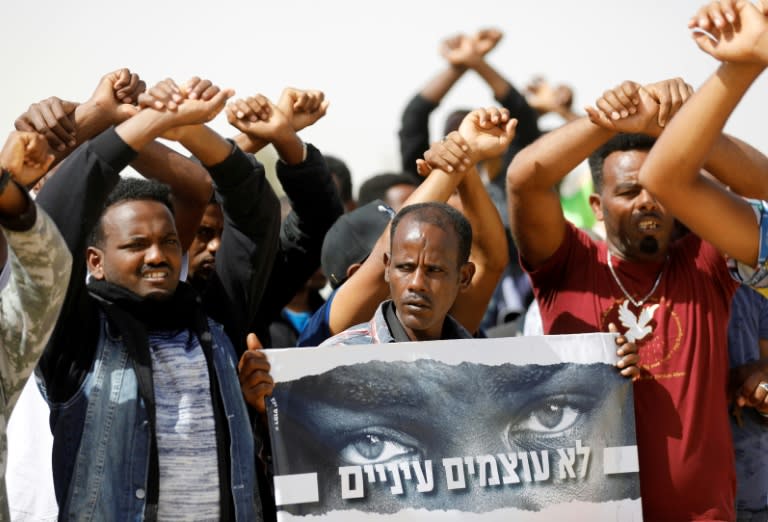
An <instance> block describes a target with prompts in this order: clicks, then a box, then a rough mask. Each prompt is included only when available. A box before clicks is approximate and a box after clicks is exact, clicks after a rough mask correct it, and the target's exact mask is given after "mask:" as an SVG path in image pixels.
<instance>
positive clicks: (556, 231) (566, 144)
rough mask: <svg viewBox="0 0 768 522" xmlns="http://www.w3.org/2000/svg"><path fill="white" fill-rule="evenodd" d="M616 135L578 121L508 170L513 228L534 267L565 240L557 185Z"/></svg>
mask: <svg viewBox="0 0 768 522" xmlns="http://www.w3.org/2000/svg"><path fill="white" fill-rule="evenodd" d="M614 134H615V132H614V131H611V130H608V129H604V128H601V127H599V126H598V125H595V124H593V123H592V122H591V121H589V119H588V118H579V119H577V120H575V121H573V122H571V123H568V124H566V125H564V126H562V127H560V128H558V129H555V130H553V131H551V132H549V133H547V134H545V135H544V136H542V137H541V138H539V139H538V140H537V141H535V142H534V143H532V144H531V145H529V146H528V147H526V148H524V149H523V150H522V151H520V152H519V153H518V154H517V155H516V156H515V159H514V160H513V161H512V163H511V164H510V166H509V169H508V170H507V205H508V208H509V225H510V229H511V232H512V237H513V238H514V240H515V244H516V245H517V248H518V250H519V251H520V254H521V256H522V257H523V258H524V259H525V261H526V263H527V264H528V266H529V267H530V268H536V267H538V266H540V265H541V264H542V263H544V262H545V261H546V260H547V259H549V258H550V257H551V256H552V255H553V254H554V253H555V252H556V251H557V249H558V247H559V246H560V244H561V243H562V241H563V238H564V237H565V226H566V222H565V217H564V215H563V209H562V207H561V204H560V196H559V194H558V193H557V190H556V187H557V184H558V183H559V182H560V180H562V179H563V178H564V177H565V176H566V175H567V174H568V173H569V172H571V170H573V169H574V168H575V167H576V166H577V165H579V163H581V162H582V161H584V159H586V158H587V157H588V156H589V155H590V154H591V153H592V152H593V151H594V150H595V149H597V148H598V147H600V146H601V145H603V144H604V143H605V142H606V141H608V140H609V139H610V138H611V137H612V136H614Z"/></svg>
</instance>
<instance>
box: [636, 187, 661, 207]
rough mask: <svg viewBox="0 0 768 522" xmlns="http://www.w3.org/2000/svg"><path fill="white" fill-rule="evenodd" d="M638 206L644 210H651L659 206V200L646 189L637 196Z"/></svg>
mask: <svg viewBox="0 0 768 522" xmlns="http://www.w3.org/2000/svg"><path fill="white" fill-rule="evenodd" d="M637 200H638V201H637V206H638V208H640V210H642V211H644V212H650V211H653V210H657V209H658V208H659V202H658V201H657V200H656V198H655V197H654V196H653V194H651V193H650V192H648V191H647V190H646V189H643V190H641V191H640V195H638V196H637Z"/></svg>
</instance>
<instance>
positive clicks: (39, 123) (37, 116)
mask: <svg viewBox="0 0 768 522" xmlns="http://www.w3.org/2000/svg"><path fill="white" fill-rule="evenodd" d="M27 115H28V117H29V121H30V122H31V123H32V127H33V129H32V130H33V131H34V132H39V133H40V134H42V135H44V136H45V138H46V140H48V144H49V145H50V146H51V148H54V149H57V150H64V149H65V148H66V147H65V145H64V142H63V141H61V139H59V137H58V136H57V135H56V134H54V133H53V132H52V131H51V129H50V128H49V127H48V124H47V123H46V121H45V118H44V117H43V114H42V107H41V104H39V103H35V104H34V105H32V106H30V108H29V110H28V111H27ZM67 141H68V140H67Z"/></svg>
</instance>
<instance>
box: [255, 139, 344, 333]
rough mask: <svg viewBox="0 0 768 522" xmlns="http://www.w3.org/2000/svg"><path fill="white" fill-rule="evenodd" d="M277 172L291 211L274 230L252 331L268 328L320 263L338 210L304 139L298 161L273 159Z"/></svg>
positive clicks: (322, 166)
mask: <svg viewBox="0 0 768 522" xmlns="http://www.w3.org/2000/svg"><path fill="white" fill-rule="evenodd" d="M277 177H278V179H279V180H280V183H281V184H282V186H283V189H284V190H285V193H286V195H287V196H288V198H289V199H290V201H291V207H292V210H291V212H290V213H289V214H288V216H287V217H286V219H285V222H284V223H283V226H282V229H281V231H280V250H279V252H278V255H277V259H276V261H275V264H274V267H273V268H272V273H271V275H270V277H269V283H268V285H267V289H266V291H265V292H264V297H263V299H262V300H261V303H262V304H261V306H260V307H259V311H258V314H257V321H258V322H259V327H258V328H256V330H257V331H263V330H264V329H266V328H268V326H269V323H270V322H272V320H274V319H275V318H276V317H277V316H278V315H279V314H280V311H281V310H282V309H283V307H284V306H285V305H286V304H288V302H289V301H290V300H291V299H292V298H293V296H294V295H295V294H296V292H298V291H299V290H300V289H301V288H302V287H303V286H304V284H305V283H306V282H307V280H308V279H309V278H310V277H311V276H312V274H313V273H314V272H315V271H316V270H317V269H318V268H319V267H320V253H321V250H322V247H323V240H324V239H325V234H326V232H328V230H329V229H330V228H331V226H332V225H333V224H334V223H335V222H336V220H337V219H338V218H339V216H341V215H342V214H343V213H344V207H343V206H342V203H341V199H340V198H339V196H338V193H337V191H336V186H335V184H334V182H333V177H332V176H331V173H330V171H329V169H328V166H327V165H326V163H325V160H324V159H323V156H322V154H321V153H320V151H319V150H317V148H315V147H314V146H312V145H310V144H307V158H306V160H304V161H303V162H302V163H299V164H298V165H287V164H285V163H283V162H282V161H279V162H278V164H277Z"/></svg>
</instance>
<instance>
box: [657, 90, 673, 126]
mask: <svg viewBox="0 0 768 522" xmlns="http://www.w3.org/2000/svg"><path fill="white" fill-rule="evenodd" d="M655 98H656V101H658V103H659V114H658V115H657V118H658V124H659V127H664V126H665V125H666V124H667V119H668V118H669V115H670V111H671V100H672V94H671V93H670V91H669V85H668V84H666V83H664V84H662V85H659V86H657V93H656V96H655Z"/></svg>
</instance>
